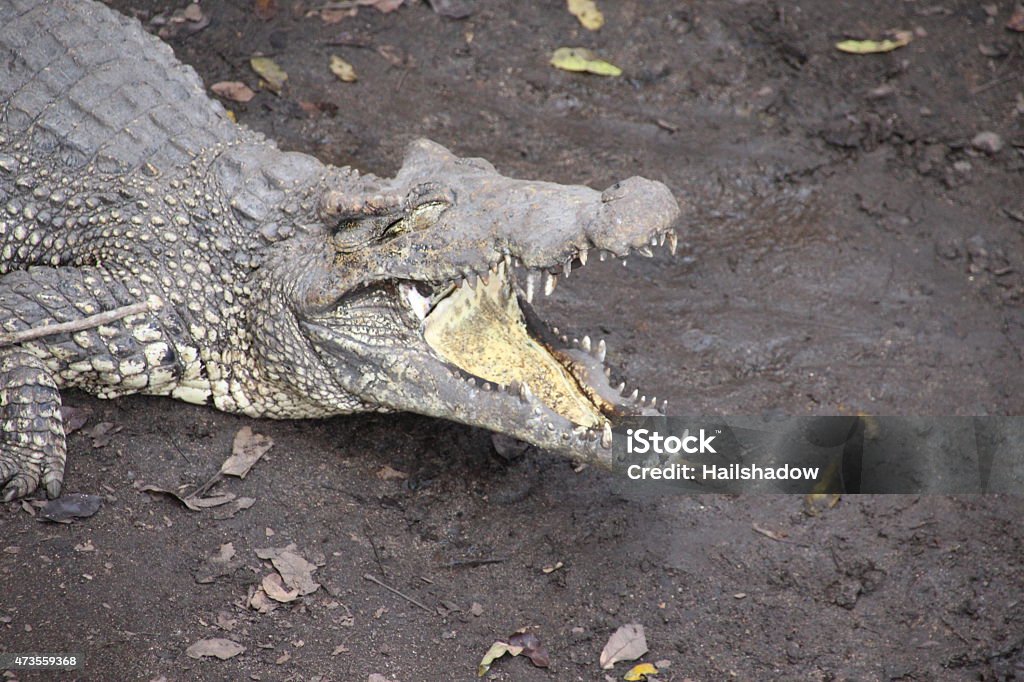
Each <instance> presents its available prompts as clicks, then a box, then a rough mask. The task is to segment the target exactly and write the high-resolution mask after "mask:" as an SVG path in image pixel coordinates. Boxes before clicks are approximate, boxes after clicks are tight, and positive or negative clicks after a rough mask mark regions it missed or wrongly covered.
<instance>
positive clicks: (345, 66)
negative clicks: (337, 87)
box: [331, 54, 359, 83]
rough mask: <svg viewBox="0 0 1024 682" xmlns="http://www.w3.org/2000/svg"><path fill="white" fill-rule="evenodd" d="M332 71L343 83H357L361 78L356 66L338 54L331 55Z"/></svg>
mask: <svg viewBox="0 0 1024 682" xmlns="http://www.w3.org/2000/svg"><path fill="white" fill-rule="evenodd" d="M331 73H333V74H334V75H335V76H337V77H338V78H339V79H340V80H341V81H342V82H343V83H355V82H356V81H357V80H358V79H359V77H358V76H356V70H355V67H353V66H352V65H351V64H349V63H348V62H346V61H345V60H344V59H342V58H341V57H339V56H338V55H336V54H332V55H331Z"/></svg>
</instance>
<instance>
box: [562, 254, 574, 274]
mask: <svg viewBox="0 0 1024 682" xmlns="http://www.w3.org/2000/svg"><path fill="white" fill-rule="evenodd" d="M562 274H563V275H564V276H565V277H566V278H568V277H569V275H571V274H572V257H570V258H569V259H568V260H566V261H565V263H564V264H562Z"/></svg>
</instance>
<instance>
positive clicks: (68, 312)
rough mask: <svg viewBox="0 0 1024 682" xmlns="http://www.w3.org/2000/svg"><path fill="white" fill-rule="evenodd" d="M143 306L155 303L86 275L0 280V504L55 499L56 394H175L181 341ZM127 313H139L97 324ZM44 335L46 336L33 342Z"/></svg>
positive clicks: (61, 450) (58, 473)
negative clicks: (35, 496) (40, 495)
mask: <svg viewBox="0 0 1024 682" xmlns="http://www.w3.org/2000/svg"><path fill="white" fill-rule="evenodd" d="M148 298H155V297H152V296H150V297H147V295H146V293H145V292H144V291H143V290H141V289H139V288H137V287H136V286H135V285H134V284H131V283H125V281H123V280H122V279H121V278H116V277H114V276H113V275H111V274H110V272H109V271H108V270H107V269H104V268H99V267H93V266H83V267H78V268H75V267H57V268H50V267H30V268H28V269H26V270H16V271H13V272H9V273H7V274H6V275H3V276H2V277H0V497H2V498H3V499H6V500H10V499H13V498H16V497H22V496H24V495H27V494H30V493H32V492H34V491H35V490H36V489H37V488H38V487H39V486H40V485H42V486H43V487H44V489H45V490H46V493H47V494H48V495H49V496H50V497H55V496H57V495H59V494H60V489H61V481H62V478H63V472H64V460H65V451H66V450H65V443H64V427H63V423H62V420H61V414H60V406H61V399H60V395H59V393H58V390H59V389H64V388H81V389H83V390H86V391H88V392H90V393H94V394H96V395H98V396H99V397H101V398H110V397H115V396H120V395H128V394H131V393H140V392H142V393H150V394H165V393H169V392H171V391H172V390H173V389H174V387H175V386H176V385H177V381H178V379H179V378H181V377H182V375H183V373H184V364H183V363H182V361H181V358H180V356H179V353H178V351H179V347H178V346H176V345H175V343H174V339H183V338H185V337H186V334H185V332H184V330H183V328H182V327H183V325H182V322H181V320H180V318H178V317H177V315H176V314H175V313H174V312H173V311H169V310H162V311H160V312H158V311H157V308H153V309H150V308H149V306H148V304H146V305H142V306H140V305H137V304H140V303H145V302H146V301H147V299H148ZM128 308H130V309H134V310H140V309H145V310H146V311H145V312H133V313H131V314H127V315H124V316H123V317H117V318H116V319H114V318H108V317H105V316H104V315H103V313H108V312H111V311H117V310H119V309H121V310H124V309H128ZM99 318H103V320H104V321H103V322H98V321H97V320H98V319H99ZM47 329H50V330H53V331H50V332H48V333H45V334H41V335H38V336H33V333H36V332H44V331H45V330H47ZM5 335H6V338H4V337H5ZM19 335H20V336H21V337H22V339H21V340H20V341H19V340H17V337H18V336H19ZM26 335H28V336H26ZM29 337H31V338H29ZM5 344H7V345H5ZM192 354H193V355H194V351H193V352H192ZM190 357H191V356H190ZM193 364H195V363H193ZM196 371H198V370H196Z"/></svg>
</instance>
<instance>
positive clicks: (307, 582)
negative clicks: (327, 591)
mask: <svg viewBox="0 0 1024 682" xmlns="http://www.w3.org/2000/svg"><path fill="white" fill-rule="evenodd" d="M270 562H271V563H272V564H274V568H276V569H277V572H278V573H280V574H281V578H282V579H283V580H284V584H285V585H287V586H288V587H290V588H292V589H293V590H298V591H299V594H311V593H313V592H316V591H317V590H319V589H320V583H318V582H316V581H315V580H313V571H315V570H316V565H315V564H311V563H309V562H308V561H306V560H305V559H304V558H302V557H301V556H299V555H298V554H296V553H294V552H290V551H288V550H285V551H283V552H280V553H278V554H277V555H276V556H273V557H271V559H270Z"/></svg>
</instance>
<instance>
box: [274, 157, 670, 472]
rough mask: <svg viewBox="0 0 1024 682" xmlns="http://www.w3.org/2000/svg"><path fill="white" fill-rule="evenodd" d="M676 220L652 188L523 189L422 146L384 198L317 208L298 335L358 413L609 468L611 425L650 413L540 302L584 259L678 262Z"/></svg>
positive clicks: (644, 183) (297, 305) (298, 301)
mask: <svg viewBox="0 0 1024 682" xmlns="http://www.w3.org/2000/svg"><path fill="white" fill-rule="evenodd" d="M678 212H679V209H678V206H677V204H676V201H675V200H674V199H673V197H672V195H671V194H670V192H669V191H668V189H667V188H666V187H665V186H664V185H662V184H660V183H657V182H652V181H649V180H645V179H642V178H631V179H629V180H626V181H624V182H621V183H618V184H616V185H613V186H612V187H610V188H609V189H607V190H605V191H604V192H598V191H595V190H592V189H590V188H587V187H582V186H565V185H557V184H553V183H546V182H531V181H524V180H516V179H511V178H506V177H504V176H502V175H500V174H499V173H497V172H496V171H495V169H494V168H493V166H491V165H490V164H489V163H487V162H486V161H483V160H481V159H466V158H458V157H456V156H454V155H453V154H451V153H450V152H448V151H447V150H446V149H444V148H443V147H441V146H439V145H437V144H435V143H432V142H428V141H423V140H421V141H417V142H415V143H413V145H412V146H411V147H410V149H409V151H408V153H407V156H406V158H405V162H404V164H403V166H402V169H401V170H400V171H399V173H398V175H397V176H396V177H395V178H394V179H393V180H390V181H382V185H381V192H380V193H379V194H376V195H362V196H360V197H358V198H355V199H353V198H352V196H351V195H350V194H343V193H337V194H335V193H328V194H327V195H326V196H325V197H324V198H323V201H322V206H321V216H320V218H321V221H322V223H323V225H324V228H323V230H322V231H321V236H320V239H321V240H322V244H323V245H322V246H317V247H316V248H315V249H314V250H315V251H317V252H318V254H319V255H317V264H316V265H315V266H313V267H312V268H310V269H311V270H312V271H314V272H315V273H316V276H313V277H310V276H307V277H305V278H304V279H303V282H304V284H303V285H302V286H301V287H299V288H298V289H297V290H296V292H295V294H294V301H293V306H294V309H295V310H296V314H297V317H298V325H299V327H300V329H301V332H302V335H303V336H304V337H305V339H306V341H307V342H308V344H309V346H310V347H311V348H312V349H313V352H314V353H315V355H316V357H317V359H318V361H319V362H320V363H322V365H323V366H324V367H326V368H327V370H328V373H329V375H330V377H331V379H332V381H334V382H335V383H336V385H337V386H338V388H339V390H342V391H344V392H345V393H347V394H348V395H349V396H354V397H355V398H357V399H358V400H359V401H360V402H361V405H362V408H363V409H380V410H400V411H410V412H417V413H420V414H426V415H431V416H437V417H443V418H446V419H452V420H455V421H459V422H463V423H466V424H471V425H474V426H480V427H483V428H486V429H490V430H492V431H495V432H499V433H503V434H507V435H510V436H513V437H516V438H519V439H521V440H525V441H528V442H530V443H533V444H535V445H537V446H540V447H543V448H545V449H549V450H554V451H561V452H565V453H567V454H570V455H573V456H575V457H577V458H579V459H583V460H587V461H595V462H605V463H607V462H608V461H610V445H611V426H610V422H609V420H613V419H615V418H616V417H617V416H622V415H631V414H654V413H656V407H657V406H656V405H654V404H653V400H652V402H651V403H645V402H643V401H642V400H637V396H636V393H633V395H631V396H625V397H624V396H622V395H621V392H622V387H621V386H619V387H618V388H617V389H616V388H613V387H612V386H611V385H610V383H609V379H608V376H609V374H610V372H609V371H608V370H607V369H606V367H605V365H604V356H605V344H604V342H603V341H598V342H592V341H591V340H590V339H589V338H588V337H583V339H582V340H576V339H572V340H569V339H567V338H565V337H563V336H561V335H560V333H559V332H558V330H557V329H555V328H552V327H549V326H548V325H546V324H544V323H543V322H542V321H541V320H539V319H538V317H537V315H536V314H535V313H534V311H533V308H532V306H531V303H532V301H533V300H534V299H535V297H537V296H540V295H542V294H550V293H551V292H552V291H553V290H554V288H555V285H556V283H557V282H558V278H559V277H560V276H568V274H569V273H570V271H571V270H572V269H573V268H576V267H579V266H581V265H583V264H586V262H587V260H588V257H591V256H590V254H593V255H594V256H597V257H600V258H601V259H602V260H603V259H604V258H605V257H607V256H609V255H613V256H615V257H626V256H627V255H629V254H630V253H631V252H634V251H639V252H641V253H643V254H644V255H650V249H651V248H652V247H657V246H667V247H668V248H671V249H672V251H673V252H674V251H675V244H676V235H675V232H674V231H672V229H671V225H672V222H673V221H674V219H675V218H676V216H677V215H678ZM310 269H307V272H308V271H309V270H310Z"/></svg>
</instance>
